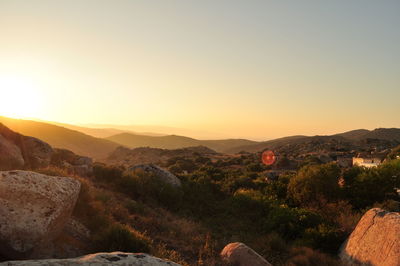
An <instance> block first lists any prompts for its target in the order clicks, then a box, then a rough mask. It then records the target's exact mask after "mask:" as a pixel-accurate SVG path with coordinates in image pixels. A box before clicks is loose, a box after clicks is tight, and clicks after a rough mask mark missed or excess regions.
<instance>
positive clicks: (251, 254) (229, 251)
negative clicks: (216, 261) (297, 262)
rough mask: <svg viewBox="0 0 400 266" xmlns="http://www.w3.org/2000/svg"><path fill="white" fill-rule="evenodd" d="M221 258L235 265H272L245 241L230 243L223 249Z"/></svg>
mask: <svg viewBox="0 0 400 266" xmlns="http://www.w3.org/2000/svg"><path fill="white" fill-rule="evenodd" d="M221 258H222V260H223V261H224V262H226V263H227V264H228V265H234V266H272V265H271V264H270V263H269V262H268V261H266V260H265V259H264V258H263V257H261V256H260V255H259V254H258V253H257V252H255V251H254V250H253V249H251V248H249V247H248V246H246V245H245V244H243V243H239V242H235V243H230V244H228V245H226V246H225V247H224V249H223V250H222V251H221Z"/></svg>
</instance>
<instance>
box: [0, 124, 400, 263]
mask: <svg viewBox="0 0 400 266" xmlns="http://www.w3.org/2000/svg"><path fill="white" fill-rule="evenodd" d="M363 134H365V132H364V131H360V132H359V131H356V132H352V133H351V134H350V136H347V138H357V137H359V136H360V135H363ZM296 139H297V138H294V139H293V140H290V141H294V142H292V144H289V145H287V144H284V142H285V141H287V140H285V141H284V142H283V143H281V144H279V145H278V146H276V150H277V153H279V155H278V161H277V162H276V165H274V166H273V167H267V166H263V165H261V164H260V162H259V160H260V153H241V154H236V155H227V154H220V153H217V152H215V151H213V150H211V149H209V148H207V147H204V146H200V147H188V148H182V149H176V150H166V149H157V148H135V149H128V148H124V147H120V148H118V149H116V150H115V151H114V153H113V154H111V155H110V157H109V158H108V159H107V160H105V163H93V161H92V159H91V158H89V157H86V156H81V155H77V154H75V153H74V152H72V151H69V150H65V149H59V148H53V147H51V146H50V145H49V144H47V143H45V142H43V141H41V140H39V139H36V138H33V137H28V136H24V135H21V134H19V133H16V132H14V131H12V130H10V129H8V128H7V127H5V126H4V125H1V124H0V261H7V262H3V263H2V264H0V265H109V264H115V265H184V266H187V265H198V266H200V265H201V266H204V265H210V266H216V265H238V266H247V265H276V266H280V265H328V266H330V265H332V266H333V265H340V264H341V263H344V264H357V263H364V264H370V265H389V266H391V265H399V261H398V258H399V253H400V250H399V246H398V244H399V239H398V236H399V230H400V229H399V228H398V225H399V214H398V213H396V212H387V211H383V210H381V209H376V208H373V209H371V208H372V207H373V206H380V207H381V208H385V209H388V210H392V211H399V210H400V209H399V207H398V201H399V196H398V194H397V193H396V190H395V189H396V185H397V184H399V183H398V182H399V181H398V176H400V161H399V160H396V158H397V156H398V153H399V149H398V148H397V149H391V150H390V153H388V157H387V158H388V160H387V161H386V162H385V163H384V164H383V165H382V166H380V167H377V168H375V169H363V168H345V169H343V168H339V167H337V166H336V164H335V163H329V162H330V161H332V160H333V159H334V155H333V154H335V153H336V154H338V153H339V152H345V153H346V152H349V149H352V148H360V146H358V147H357V146H352V145H353V144H351V142H349V141H348V140H344V139H343V137H342V136H339V137H337V138H327V137H317V138H312V139H308V140H307V141H306V142H302V141H300V142H297V141H298V139H297V140H296ZM396 141H397V140H378V141H376V140H371V139H367V140H365V141H361V142H360V143H365V145H367V146H365V149H370V150H371V149H372V150H379V151H382V150H385V149H389V148H388V147H390V146H391V145H394V144H396V143H397V142H396ZM280 145H281V146H280ZM346 145H348V146H346ZM291 149H293V151H294V152H295V153H294V154H296V156H294V157H289V156H287V157H286V156H281V155H282V154H284V153H286V152H290V150H291ZM328 150H330V151H331V153H326V151H328ZM302 152H304V153H305V155H304V154H302ZM308 156H314V157H315V158H317V159H318V160H309V161H307V160H308V159H307V158H308ZM292 162H296V165H297V166H296V167H294V166H293V165H294V164H293V165H292ZM300 162H301V163H308V164H305V165H306V166H305V167H303V168H301V169H300V170H298V169H297V167H299V163H300ZM278 168H279V169H281V168H282V169H289V170H288V171H281V172H280V173H281V176H277V177H276V178H274V179H273V180H272V179H271V180H269V181H267V180H266V179H265V173H266V171H267V172H268V171H275V170H276V169H278ZM340 175H341V178H342V179H343V180H344V181H345V182H344V184H345V185H341V186H339V180H338V177H339V176H340ZM332 192H334V193H332ZM366 209H370V210H369V211H368V212H366V213H365V214H364V212H365V211H364V210H366ZM361 215H363V217H362V218H361V220H360V217H361ZM357 222H358V224H357ZM356 225H357V226H356ZM346 238H347V240H346ZM345 240H346V241H345ZM343 242H344V243H343ZM227 243H230V244H228V245H226V244H227ZM244 243H246V244H244ZM340 246H341V249H340V253H339V256H337V255H338V249H339V247H340ZM250 247H251V248H250ZM221 250H222V251H221ZM98 252H102V253H98ZM125 252H126V253H125ZM136 252H142V253H136ZM143 252H144V253H149V254H151V256H150V255H147V254H143ZM87 254H89V255H87ZM339 258H340V259H341V260H342V261H339ZM12 260H14V261H12ZM21 260H22V261H21Z"/></svg>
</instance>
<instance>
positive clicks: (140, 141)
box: [106, 133, 257, 152]
mask: <svg viewBox="0 0 400 266" xmlns="http://www.w3.org/2000/svg"><path fill="white" fill-rule="evenodd" d="M106 139H108V140H110V141H113V142H115V143H119V144H121V145H124V146H126V147H129V148H138V147H150V148H161V149H179V148H185V147H194V146H205V147H208V148H210V149H212V150H215V151H217V152H225V151H227V150H229V149H233V148H235V147H238V146H244V145H251V144H255V143H257V142H255V141H251V140H245V139H226V140H198V139H193V138H189V137H184V136H177V135H169V136H143V135H136V134H131V133H121V134H117V135H114V136H111V137H108V138H106Z"/></svg>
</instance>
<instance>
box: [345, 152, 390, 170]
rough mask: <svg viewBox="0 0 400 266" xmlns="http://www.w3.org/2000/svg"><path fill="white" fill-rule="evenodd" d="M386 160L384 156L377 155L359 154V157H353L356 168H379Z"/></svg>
mask: <svg viewBox="0 0 400 266" xmlns="http://www.w3.org/2000/svg"><path fill="white" fill-rule="evenodd" d="M384 159H385V157H384V156H382V155H375V154H358V155H357V157H353V165H354V166H363V167H367V168H370V167H377V166H378V165H380V164H382V162H383V160H384Z"/></svg>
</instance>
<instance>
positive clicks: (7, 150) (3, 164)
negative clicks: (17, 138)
mask: <svg viewBox="0 0 400 266" xmlns="http://www.w3.org/2000/svg"><path fill="white" fill-rule="evenodd" d="M24 164H25V160H24V157H23V156H22V153H21V150H20V148H19V147H18V146H17V145H15V144H14V143H12V142H11V141H9V140H7V139H6V138H5V137H3V136H2V135H1V134H0V169H2V170H12V169H20V168H23V167H24Z"/></svg>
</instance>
